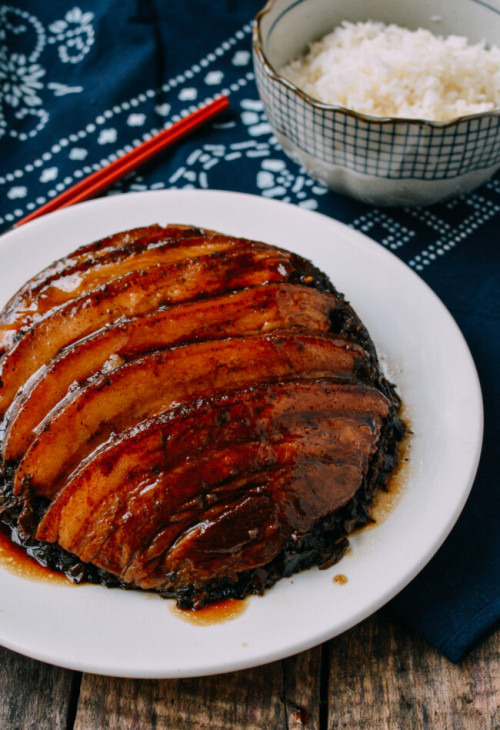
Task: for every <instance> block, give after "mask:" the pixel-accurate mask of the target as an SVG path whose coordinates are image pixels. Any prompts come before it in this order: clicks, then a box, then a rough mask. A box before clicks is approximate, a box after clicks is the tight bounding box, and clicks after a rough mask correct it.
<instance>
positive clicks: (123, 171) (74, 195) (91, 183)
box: [14, 95, 229, 227]
mask: <svg viewBox="0 0 500 730" xmlns="http://www.w3.org/2000/svg"><path fill="white" fill-rule="evenodd" d="M228 106H229V99H228V98H227V96H224V95H223V96H219V97H218V98H217V99H215V100H214V101H212V102H210V104H207V105H205V106H203V107H201V109H197V110H196V111H195V112H193V113H192V114H189V115H188V116H187V117H184V118H183V119H181V120H180V121H179V122H175V124H172V125H171V126H170V127H167V129H163V130H162V131H161V132H159V133H158V134H156V135H155V136H154V137H151V139H148V140H147V141H146V142H143V143H142V144H140V145H138V146H137V147H134V149H133V150H130V152H127V153H126V154H125V155H123V156H122V157H120V158H119V159H118V160H115V161H114V162H112V163H111V164H110V165H106V167H103V168H101V169H100V170H97V172H93V173H92V175H89V176H88V177H86V178H84V179H83V180H80V182H78V183H76V185H73V186H72V187H70V188H68V189H67V190H65V191H64V192H63V193H61V194H60V195H58V196H57V197H56V198H53V199H52V200H49V202H48V203H45V204H44V205H42V206H41V207H40V208H37V209H36V210H34V211H33V212H32V213H30V214H29V215H27V216H25V217H24V218H21V220H19V221H17V222H16V223H15V224H14V227H18V226H22V225H23V224H24V223H27V222H28V221H31V220H33V219H34V218H38V217H39V216H42V215H45V214H46V213H52V211H54V210H59V209H60V208H67V207H68V206H69V205H74V204H75V203H80V202H81V201H82V200H88V199H89V198H92V197H94V195H97V193H100V192H101V191H102V190H105V189H106V188H108V187H109V186H110V185H112V184H113V183H114V182H116V181H117V180H119V179H120V178H122V177H124V176H125V175H127V174H128V173H129V172H132V170H135V169H136V168H137V167H139V166H140V165H143V164H144V163H145V162H147V161H148V160H150V159H152V158H153V157H154V156H155V155H157V154H158V153H159V152H161V151H162V150H164V149H165V148H166V147H168V146H169V145H171V144H172V143H173V142H176V141H177V140H178V139H180V138H181V137H184V136H185V135H187V134H189V133H190V132H192V131H193V130H195V129H198V127H201V125H202V124H205V122H208V120H209V119H212V118H213V117H214V116H216V115H217V114H220V113H221V112H222V111H224V109H227V108H228Z"/></svg>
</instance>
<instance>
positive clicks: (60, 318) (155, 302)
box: [0, 249, 314, 416]
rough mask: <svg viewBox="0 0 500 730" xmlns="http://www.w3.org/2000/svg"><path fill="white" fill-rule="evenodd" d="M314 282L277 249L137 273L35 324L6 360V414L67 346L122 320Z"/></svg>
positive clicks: (2, 375)
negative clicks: (275, 285)
mask: <svg viewBox="0 0 500 730" xmlns="http://www.w3.org/2000/svg"><path fill="white" fill-rule="evenodd" d="M309 277H310V278H314V269H313V267H311V266H310V265H308V264H307V262H304V261H303V260H302V259H300V258H299V257H296V256H293V255H292V254H289V255H286V254H284V253H280V252H279V251H275V250H273V249H258V250H250V251H245V252H240V251H224V252H220V253H216V254H210V255H207V256H200V257H198V258H196V259H190V260H187V261H183V262H180V263H177V264H171V265H169V266H165V267H163V266H152V267H149V268H147V269H145V270H144V271H133V272H130V273H129V274H125V275H124V276H122V277H120V278H119V279H116V280H115V281H113V282H111V283H110V284H107V285H104V286H103V287H101V288H100V289H98V290H96V291H95V292H92V293H90V294H86V295H84V296H82V297H78V299H76V300H75V301H72V302H68V303H67V304H66V305H63V306H62V307H60V308H58V309H57V310H55V311H54V312H52V313H49V314H48V315H46V316H45V317H44V318H43V319H41V320H40V321H39V322H37V323H35V324H34V325H33V326H32V327H31V328H30V329H29V330H28V331H27V332H26V333H25V334H24V335H23V336H22V337H21V339H20V340H19V341H18V342H17V343H16V345H15V346H14V347H13V348H12V350H11V351H10V352H9V353H7V354H6V355H5V357H4V358H3V360H2V361H1V362H0V416H3V415H4V414H5V411H6V410H7V408H8V407H9V405H10V404H11V402H12V400H13V399H14V397H15V396H16V393H17V392H18V390H19V389H20V388H22V387H23V386H24V384H25V383H26V382H27V381H28V379H29V378H30V377H31V376H32V375H33V374H34V373H36V371H37V370H38V369H39V368H40V367H42V366H44V365H47V364H48V363H49V362H50V361H51V360H52V359H53V358H54V357H55V356H56V355H57V353H58V352H59V351H60V350H62V349H63V348H64V347H67V346H68V345H70V344H72V343H73V342H76V341H77V340H79V339H80V338H82V337H85V336H87V335H89V334H91V333H92V332H95V331H96V330H98V329H100V328H101V327H103V326H105V325H107V324H110V323H112V322H116V321H117V320H119V319H120V318H121V317H133V316H136V315H139V314H144V313H147V312H153V311H155V310H157V309H158V308H160V307H165V306H167V305H170V304H175V303H178V302H188V301H192V300H194V299H199V298H204V297H208V296H217V295H220V294H223V293H225V292H229V291H231V290H237V289H242V288H246V287H252V286H258V285H261V284H267V283H271V282H287V281H290V282H295V281H297V282H300V281H301V279H302V278H309Z"/></svg>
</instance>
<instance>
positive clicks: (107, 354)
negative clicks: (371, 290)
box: [3, 284, 339, 461]
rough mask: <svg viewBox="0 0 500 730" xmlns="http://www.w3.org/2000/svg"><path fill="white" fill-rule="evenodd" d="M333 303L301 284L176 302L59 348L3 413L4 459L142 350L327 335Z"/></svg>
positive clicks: (20, 452) (19, 452) (11, 458)
mask: <svg viewBox="0 0 500 730" xmlns="http://www.w3.org/2000/svg"><path fill="white" fill-rule="evenodd" d="M338 304H339V302H337V301H336V300H334V299H332V297H331V296H329V295H327V294H325V293H322V292H318V291H317V290H316V289H310V288H307V287H304V286H299V285H296V286H293V285H290V284H281V285H280V284H270V285H268V286H265V287H263V286H262V287H253V288H250V289H242V290H240V291H236V292H231V293H230V294H226V295H223V296H219V297H210V298H209V299H201V300H198V301H195V302H189V303H186V304H177V305H173V306H171V307H168V309H165V310H163V311H161V312H153V313H150V314H146V315H143V316H138V317H134V318H133V319H128V320H125V321H119V322H118V323H116V324H113V325H109V326H107V327H104V328H102V329H100V330H98V331H97V332H95V333H94V334H91V335H89V336H88V337H84V338H82V339H80V340H78V341H77V342H76V343H74V344H73V345H69V346H68V347H66V348H64V349H63V350H62V351H61V352H60V353H59V354H58V355H57V356H56V357H55V358H54V359H53V360H52V362H51V363H50V365H49V366H48V367H43V368H41V369H40V370H39V371H38V373H37V375H36V377H32V378H31V379H30V381H29V384H28V385H27V386H26V387H25V388H23V389H22V390H21V391H20V392H19V393H18V396H17V397H16V399H15V400H14V402H13V403H12V404H11V406H10V409H9V412H8V413H7V428H6V432H5V437H4V444H3V458H4V460H5V461H16V460H18V459H19V458H20V457H21V456H22V455H23V452H24V451H26V450H27V448H28V446H29V445H30V443H31V441H32V439H33V433H34V432H35V430H36V428H37V427H38V426H39V424H40V423H41V422H42V421H43V420H44V418H46V416H47V415H48V413H49V412H50V411H51V410H52V409H53V408H55V407H56V406H57V404H58V403H59V402H60V401H61V400H62V399H63V398H64V397H65V395H66V393H67V392H68V390H69V389H70V387H71V385H72V384H73V383H74V382H75V381H76V382H79V383H83V382H84V381H85V380H87V379H88V378H90V377H91V376H92V375H93V374H94V373H96V372H99V371H100V370H101V369H103V368H104V369H106V370H112V369H115V368H116V367H118V366H119V365H120V364H123V362H124V361H127V360H130V359H133V358H134V357H138V356H140V355H142V354H145V353H147V352H151V351H154V350H163V349H166V348H168V347H172V346H174V345H179V344H185V343H188V342H196V341H200V340H206V339H223V338H225V337H233V336H238V335H241V334H245V333H246V334H258V333H260V332H272V331H273V330H275V329H284V328H288V327H302V328H304V330H305V331H306V330H307V331H308V332H318V333H321V332H322V333H326V332H328V331H329V330H330V329H331V316H332V315H333V313H334V312H335V309H336V307H337V305H338Z"/></svg>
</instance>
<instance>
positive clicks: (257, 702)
mask: <svg viewBox="0 0 500 730" xmlns="http://www.w3.org/2000/svg"><path fill="white" fill-rule="evenodd" d="M320 667H321V649H319V648H318V649H315V650H313V651H310V652H304V653H302V654H300V655H298V656H297V657H292V658H291V659H289V660H286V661H284V662H274V663H272V664H268V665H266V666H263V667H260V668H257V669H250V670H246V671H241V672H235V673H232V674H221V675H217V676H213V677H201V678H197V679H182V680H161V681H149V680H148V681H146V680H120V679H113V678H109V677H108V678H106V677H96V676H92V675H84V677H83V681H82V687H81V694H80V702H79V705H78V712H77V715H76V722H75V726H74V729H75V730H88V728H94V727H95V728H99V729H100V730H104V729H106V730H108V729H109V730H123V729H124V728H131V729H132V728H133V729H134V730H142V729H143V728H144V729H146V728H169V730H205V728H206V729H207V730H208V729H209V730H219V729H220V730H227V729H228V728H231V730H262V729H263V728H266V729H267V728H269V729H272V728H289V730H292V729H294V728H301V729H302V728H318V727H319V696H320V694H319V682H320Z"/></svg>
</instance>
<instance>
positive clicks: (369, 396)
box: [38, 380, 390, 542]
mask: <svg viewBox="0 0 500 730" xmlns="http://www.w3.org/2000/svg"><path fill="white" fill-rule="evenodd" d="M389 406H390V403H389V401H388V399H387V398H386V397H385V396H383V395H382V394H380V393H379V391H378V390H376V389H375V388H372V387H370V386H366V385H351V384H347V383H339V382H337V381H335V380H298V381H297V380H294V381H290V382H284V383H279V382H273V383H262V384H257V385H256V384H251V385H248V386H246V387H244V388H238V389H232V390H229V391H226V392H216V393H214V394H212V395H209V396H205V397H203V398H196V400H194V401H191V402H190V403H189V404H184V405H182V406H178V407H174V408H172V409H169V410H167V411H164V412H163V413H161V414H160V415H159V416H157V417H155V418H153V419H149V420H146V421H141V422H140V423H139V425H137V426H134V427H132V428H130V429H128V430H126V431H124V432H122V434H120V435H117V436H115V437H114V438H113V439H112V440H111V441H109V442H107V443H106V444H104V445H103V447H102V448H101V449H100V450H98V451H95V452H94V453H93V454H92V455H91V457H90V458H89V459H88V460H87V461H83V462H82V463H81V466H80V468H79V469H78V471H77V473H75V474H74V475H73V476H72V478H71V480H69V482H67V484H66V485H65V487H64V489H63V490H62V491H61V492H60V493H59V495H58V496H57V498H56V499H55V500H54V501H53V502H52V505H51V508H50V509H49V511H48V512H47V513H46V514H45V516H44V519H43V521H42V523H41V524H40V526H39V528H38V530H39V531H38V537H39V538H40V539H43V540H47V541H51V542H53V541H55V540H56V539H57V534H58V532H59V522H58V520H59V518H60V514H61V510H63V509H66V507H67V504H68V503H69V501H70V500H73V499H77V500H78V501H80V502H81V503H82V505H83V506H85V505H86V508H87V509H90V508H91V506H92V508H93V509H96V510H99V512H100V511H101V508H102V510H104V511H107V510H108V507H107V505H108V502H109V500H111V501H113V500H114V497H115V496H116V495H118V494H119V490H127V489H130V491H131V493H132V491H133V490H134V489H135V488H136V487H140V485H142V484H143V483H145V481H146V480H147V479H148V477H149V479H150V480H151V479H152V480H153V481H157V480H158V478H160V477H161V475H164V474H165V473H168V471H169V470H170V469H172V468H174V467H176V466H177V465H178V464H179V463H181V462H183V461H184V460H187V461H188V462H189V464H191V466H193V467H194V469H195V470H196V468H197V464H198V463H201V461H203V463H207V465H208V468H210V466H211V465H213V468H214V469H215V470H221V469H227V468H229V469H234V465H235V463H237V461H235V460H238V459H240V457H238V456H237V455H236V454H235V453H233V454H232V453H231V452H229V453H227V454H226V456H225V457H224V463H222V460H221V458H214V453H215V452H217V450H219V451H220V448H221V446H224V448H226V449H227V448H228V446H227V445H228V444H230V446H229V449H235V445H237V444H240V445H245V446H246V447H247V446H248V443H247V442H248V441H249V440H252V439H253V440H254V441H256V443H255V444H251V445H250V448H252V449H253V448H255V446H256V447H257V448H261V449H262V454H261V456H263V455H264V454H265V447H266V444H267V442H268V441H269V442H270V443H271V444H273V443H275V442H277V441H279V439H280V438H282V437H285V436H291V435H299V436H300V435H302V436H304V437H307V438H311V439H315V438H317V436H318V434H319V435H320V436H324V435H326V436H327V437H329V436H330V434H334V437H335V443H336V445H337V446H338V447H339V448H343V449H346V451H347V452H349V453H351V451H352V449H357V450H362V449H363V448H364V447H365V446H366V440H367V439H370V438H371V437H372V435H373V434H372V431H371V428H370V424H369V423H365V422H364V421H363V419H364V418H366V415H367V414H370V413H371V414H375V416H376V417H378V418H383V417H385V416H386V415H387V413H388V409H389ZM327 425H328V429H326V434H325V427H326V426H327ZM208 454H209V456H208ZM240 460H241V459H240ZM243 463H244V462H243ZM189 464H188V466H189ZM193 476H195V472H193ZM206 478H208V477H206ZM160 481H161V480H160ZM202 481H203V482H204V481H205V477H204V479H203V480H202ZM212 481H213V479H212ZM132 485H133V488H132ZM194 488H196V485H194ZM198 488H199V489H205V487H204V486H203V485H202V486H198ZM161 489H162V487H161V486H160V490H161ZM184 489H186V490H187V487H186V486H185V487H184ZM189 494H191V493H190V492H189ZM187 495H188V492H187V491H185V492H184V494H183V498H184V500H186V499H187ZM191 496H192V495H191ZM134 498H135V497H134ZM151 498H153V499H154V500H155V501H157V503H158V504H159V503H160V502H161V499H162V497H161V495H160V494H159V493H158V494H155V495H154V496H153V492H152V493H151ZM126 499H127V498H126V494H125V493H124V494H121V495H120V498H119V502H120V503H121V504H122V505H125V503H126ZM135 499H136V504H137V498H135ZM149 499H150V496H148V497H147V500H149ZM77 509H80V507H78V508H77ZM147 510H148V506H147V502H146V508H145V513H144V514H146V512H147ZM138 511H139V512H142V511H143V510H142V509H139V510H138ZM96 514H97V513H96ZM150 515H151V517H153V516H154V513H153V512H151V513H150ZM94 521H95V520H94ZM82 524H83V523H82ZM67 529H68V528H67ZM84 529H87V528H86V527H84ZM104 529H105V528H104ZM67 535H68V533H66V539H68V538H67Z"/></svg>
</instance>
